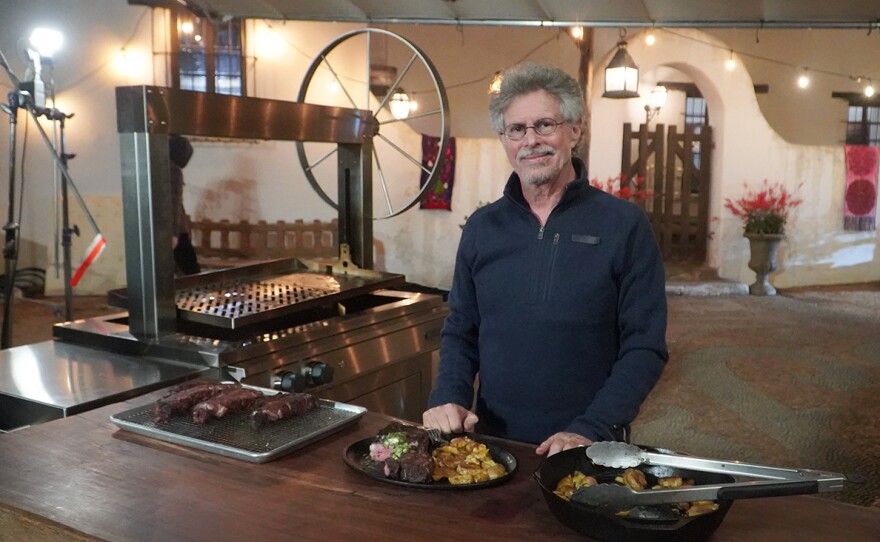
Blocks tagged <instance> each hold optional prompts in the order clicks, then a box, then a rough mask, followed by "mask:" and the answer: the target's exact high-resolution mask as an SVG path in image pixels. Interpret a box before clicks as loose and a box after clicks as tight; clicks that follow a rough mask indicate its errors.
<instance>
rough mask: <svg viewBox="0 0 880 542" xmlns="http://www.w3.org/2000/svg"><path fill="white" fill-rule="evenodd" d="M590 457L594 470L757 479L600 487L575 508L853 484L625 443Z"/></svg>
mask: <svg viewBox="0 0 880 542" xmlns="http://www.w3.org/2000/svg"><path fill="white" fill-rule="evenodd" d="M586 453H587V457H588V458H589V459H590V460H591V461H592V462H593V463H594V464H596V465H603V466H606V467H614V468H628V467H636V466H638V465H662V466H665V467H674V468H681V469H688V470H693V471H702V472H714V473H723V474H728V475H731V476H744V477H750V478H756V479H757V480H749V481H742V482H733V483H724V484H705V485H698V486H688V487H677V488H671V489H652V490H646V491H635V490H633V489H631V488H629V487H627V486H624V485H618V484H598V485H594V486H589V487H582V488H580V489H578V490H577V491H576V492H575V494H573V495H572V497H571V498H572V500H573V501H575V502H580V503H584V504H589V505H593V506H602V507H618V508H625V507H631V506H642V505H652V504H663V503H677V502H691V501H714V500H733V499H751V498H756V497H779V496H785V495H801V494H807V493H818V492H820V491H821V492H824V491H839V490H841V489H843V484H844V482H845V481H846V480H847V478H846V476H844V475H842V474H837V473H834V472H825V471H817V470H808V469H788V468H780V467H769V466H765V465H754V464H749V463H741V462H739V461H720V460H717V459H706V458H703V457H692V456H683V455H671V454H660V453H653V452H647V451H645V450H642V449H641V448H639V447H638V446H633V445H632V444H627V443H625V442H612V441H609V442H595V443H593V444H592V445H590V446H589V447H587V452H586Z"/></svg>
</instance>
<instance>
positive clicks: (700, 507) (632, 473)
mask: <svg viewBox="0 0 880 542" xmlns="http://www.w3.org/2000/svg"><path fill="white" fill-rule="evenodd" d="M614 481H615V482H616V483H618V484H621V485H624V486H627V487H629V488H630V489H632V490H634V491H642V490H644V489H646V488H647V487H648V480H647V478H646V477H645V473H644V472H642V471H640V470H639V469H626V471H625V472H624V473H623V474H620V475H618V476H615V477H614ZM597 483H598V482H597V481H596V479H595V478H594V477H592V476H588V475H586V474H584V473H583V472H581V471H579V470H576V471H574V473H573V474H569V475H568V476H565V477H564V478H562V479H561V480H559V483H557V484H556V489H555V490H554V491H553V493H555V494H556V495H558V496H559V497H561V498H563V499H565V500H569V499H570V498H571V495H572V494H573V493H574V492H575V491H577V490H578V489H580V488H582V487H589V486H594V485H596V484H597ZM693 485H694V480H693V479H690V478H681V477H680V476H670V477H667V478H658V479H657V483H656V484H654V485H653V486H651V489H674V488H677V487H688V486H693ZM673 507H674V508H675V509H676V510H678V511H679V512H680V513H682V514H684V515H687V516H699V515H701V514H708V513H709V512H714V511H715V510H718V503H716V502H715V501H693V502H681V503H676V504H674V505H673ZM630 512H631V510H621V511H619V512H616V515H618V516H620V517H628V516H629V515H630Z"/></svg>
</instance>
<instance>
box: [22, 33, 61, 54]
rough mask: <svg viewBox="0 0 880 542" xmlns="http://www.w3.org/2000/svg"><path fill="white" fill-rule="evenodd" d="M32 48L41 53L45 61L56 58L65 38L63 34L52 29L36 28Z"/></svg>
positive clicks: (32, 37)
mask: <svg viewBox="0 0 880 542" xmlns="http://www.w3.org/2000/svg"><path fill="white" fill-rule="evenodd" d="M30 41H31V46H33V48H34V49H36V50H37V52H38V53H40V56H41V57H43V59H51V58H52V57H54V56H55V53H57V52H58V51H59V50H61V45H62V44H63V43H64V37H63V36H62V35H61V32H58V31H57V30H52V29H50V28H35V29H34V31H33V32H32V33H31V39H30Z"/></svg>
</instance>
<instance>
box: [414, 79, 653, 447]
mask: <svg viewBox="0 0 880 542" xmlns="http://www.w3.org/2000/svg"><path fill="white" fill-rule="evenodd" d="M489 109H490V117H491V121H492V125H493V127H494V128H495V129H496V131H497V132H498V133H499V134H500V139H501V143H502V145H504V149H505V151H506V152H507V157H508V159H509V160H510V164H511V166H513V170H514V172H513V174H512V175H511V176H510V178H509V180H508V182H507V185H506V187H505V189H504V196H503V197H502V198H501V199H499V200H498V201H496V202H494V203H492V204H490V205H487V206H485V207H481V208H480V209H478V210H477V211H475V212H474V213H473V215H471V217H470V218H469V219H468V220H467V222H466V223H465V226H464V229H463V231H462V238H461V242H460V244H459V248H458V253H457V256H456V263H455V274H454V277H453V282H452V290H451V291H450V295H449V308H450V314H449V316H448V318H447V320H446V322H445V324H444V327H443V332H442V339H441V348H440V358H441V361H440V369H439V374H438V377H437V383H436V386H435V388H434V390H433V391H432V393H431V397H430V400H429V410H427V411H426V412H425V413H424V414H423V422H424V424H425V425H426V426H428V427H434V428H438V429H441V430H442V431H443V432H445V433H455V432H460V431H462V430H464V431H472V430H476V431H478V432H481V433H485V434H490V435H497V436H502V437H506V438H511V439H515V440H521V441H526V442H531V443H534V444H539V445H538V448H537V450H536V451H537V453H538V454H545V453H546V454H548V455H552V454H555V453H557V452H560V451H562V450H567V449H569V448H573V447H576V446H586V445H589V444H591V443H592V442H593V441H596V440H610V439H613V438H615V437H617V438H620V437H619V434H618V430H619V428H622V427H624V426H626V425H627V424H629V423H630V422H631V421H632V420H633V419H635V417H636V415H637V414H638V410H639V407H640V405H641V403H642V401H643V400H644V399H645V397H646V396H647V395H648V393H649V392H650V390H651V389H652V388H653V387H654V385H655V384H656V383H657V380H658V379H659V378H660V375H661V373H662V371H663V368H664V367H665V365H666V360H667V359H668V352H667V348H666V338H665V337H666V294H665V277H664V272H663V261H662V258H661V255H660V252H659V250H658V247H657V244H656V242H655V240H654V235H653V233H652V231H651V226H650V224H649V222H648V219H647V216H646V215H645V213H644V212H643V211H642V209H640V208H639V207H638V206H636V205H634V204H632V203H630V202H627V201H624V200H621V199H619V198H616V197H615V196H612V195H610V194H607V193H605V192H603V191H601V190H598V189H596V188H593V187H591V186H590V184H589V182H588V180H587V172H586V169H585V167H584V163H583V162H582V161H581V160H580V159H578V158H572V149H573V148H574V147H575V146H576V145H577V143H578V141H579V139H580V136H581V123H582V121H583V117H584V105H583V98H582V94H581V92H580V89H579V87H578V84H577V83H576V82H575V81H574V80H573V79H572V78H571V77H570V76H568V75H567V74H566V73H564V72H563V71H561V70H559V69H557V68H553V67H550V66H545V65H539V64H524V65H520V66H516V67H513V68H511V69H508V70H507V71H506V72H505V73H504V75H503V79H502V83H501V89H500V91H499V92H498V93H497V94H495V95H493V96H492V97H491V99H490V104H489ZM477 377H478V379H477ZM475 380H477V381H476V382H475ZM475 388H476V400H474V391H475ZM472 406H473V407H474V409H473V411H472V410H471V408H472Z"/></svg>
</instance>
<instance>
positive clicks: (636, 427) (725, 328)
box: [633, 291, 880, 506]
mask: <svg viewBox="0 0 880 542" xmlns="http://www.w3.org/2000/svg"><path fill="white" fill-rule="evenodd" d="M669 302H670V306H669V310H670V324H669V331H668V338H669V348H670V362H669V365H668V367H667V370H666V372H665V373H664V375H663V378H662V379H661V381H660V383H659V384H658V386H657V388H655V390H654V392H653V393H652V395H651V396H650V397H649V398H648V400H647V401H646V403H645V405H644V407H643V408H642V413H641V414H640V416H639V418H638V419H637V420H636V422H635V423H634V424H633V442H635V443H637V444H645V445H653V446H659V447H665V448H670V449H674V450H678V451H681V452H686V453H689V454H694V455H702V456H706V457H713V458H718V459H736V460H740V461H745V462H753V463H761V464H768V465H775V466H782V467H798V468H809V469H817V470H827V471H832V472H838V473H844V474H847V475H855V476H854V478H859V479H862V480H863V482H862V483H849V484H847V485H846V487H845V489H844V490H843V491H841V492H829V493H823V494H821V496H823V497H827V498H831V499H836V500H841V501H845V502H849V503H853V504H859V505H863V506H870V505H872V504H875V503H876V502H878V499H880V333H878V330H880V291H861V292H859V291H856V292H800V293H788V294H786V293H783V294H781V295H778V296H775V297H757V296H722V297H717V296H716V297H670V298H669Z"/></svg>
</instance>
